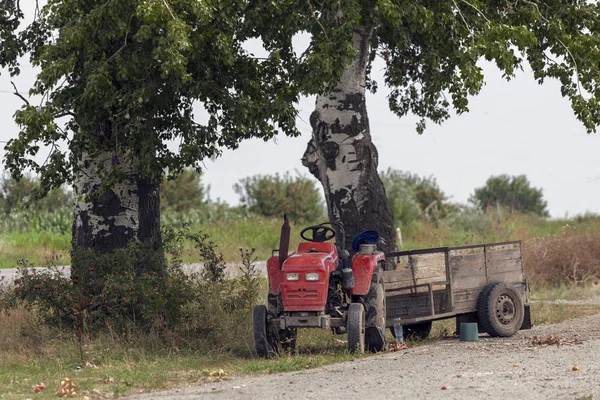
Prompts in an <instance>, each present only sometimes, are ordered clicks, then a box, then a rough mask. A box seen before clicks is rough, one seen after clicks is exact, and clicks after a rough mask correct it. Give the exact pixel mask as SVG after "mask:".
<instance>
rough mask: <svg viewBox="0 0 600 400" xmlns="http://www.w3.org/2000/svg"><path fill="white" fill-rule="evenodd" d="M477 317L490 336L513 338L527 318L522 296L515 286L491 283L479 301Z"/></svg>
mask: <svg viewBox="0 0 600 400" xmlns="http://www.w3.org/2000/svg"><path fill="white" fill-rule="evenodd" d="M477 316H478V317H479V323H480V324H481V326H482V327H483V329H484V330H485V331H486V332H487V333H488V334H489V335H490V336H501V337H507V336H512V335H514V334H515V333H517V332H518V331H519V329H520V328H521V325H522V324H523V318H524V316H525V308H524V306H523V299H522V298H521V294H520V293H519V291H518V290H517V289H516V288H515V287H514V286H513V285H510V284H507V283H503V282H498V283H490V284H489V285H487V286H486V287H485V288H484V289H483V291H482V292H481V294H480V295H479V299H478V300H477Z"/></svg>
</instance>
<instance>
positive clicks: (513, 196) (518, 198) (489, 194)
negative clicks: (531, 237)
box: [471, 175, 549, 217]
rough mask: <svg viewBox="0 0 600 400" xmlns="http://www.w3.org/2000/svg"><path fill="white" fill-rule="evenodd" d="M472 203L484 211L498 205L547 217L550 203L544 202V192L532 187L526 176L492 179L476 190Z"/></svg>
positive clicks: (500, 176) (495, 177) (505, 176)
mask: <svg viewBox="0 0 600 400" xmlns="http://www.w3.org/2000/svg"><path fill="white" fill-rule="evenodd" d="M471 201H472V202H474V203H475V204H478V205H479V206H480V207H481V208H482V209H483V210H486V209H487V208H489V207H496V206H498V205H500V206H504V207H506V208H508V209H509V210H511V211H518V212H521V213H534V214H536V215H539V216H540V217H547V216H548V215H549V214H548V210H547V209H546V207H547V205H548V203H547V202H546V201H544V199H543V194H542V190H541V189H538V188H534V187H531V185H530V183H529V180H528V179H527V177H526V176H525V175H519V176H512V177H510V176H508V175H498V176H492V177H490V178H489V179H488V180H487V181H486V183H485V186H483V187H480V188H477V189H475V193H474V195H473V196H472V198H471Z"/></svg>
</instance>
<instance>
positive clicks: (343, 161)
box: [342, 156, 346, 164]
mask: <svg viewBox="0 0 600 400" xmlns="http://www.w3.org/2000/svg"><path fill="white" fill-rule="evenodd" d="M345 162H346V156H344V157H342V164H344V163H345Z"/></svg>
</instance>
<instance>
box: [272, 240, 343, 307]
mask: <svg viewBox="0 0 600 400" xmlns="http://www.w3.org/2000/svg"><path fill="white" fill-rule="evenodd" d="M337 258H338V257H337V252H336V250H335V246H334V245H333V244H331V243H301V244H300V245H299V247H298V252H296V253H294V254H292V255H290V256H289V257H288V258H287V259H286V260H285V261H284V263H283V267H282V269H281V272H282V277H281V278H282V281H281V294H282V300H283V309H284V311H285V312H295V311H324V310H325V303H326V302H327V290H328V288H329V274H330V273H331V272H332V271H334V270H335V269H336V267H337V261H338V260H337Z"/></svg>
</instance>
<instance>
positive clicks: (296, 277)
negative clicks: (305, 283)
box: [285, 272, 300, 281]
mask: <svg viewBox="0 0 600 400" xmlns="http://www.w3.org/2000/svg"><path fill="white" fill-rule="evenodd" d="M285 279H287V280H288V281H299V280H300V274H299V273H298V272H288V273H287V274H285Z"/></svg>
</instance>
